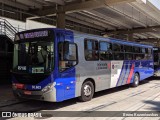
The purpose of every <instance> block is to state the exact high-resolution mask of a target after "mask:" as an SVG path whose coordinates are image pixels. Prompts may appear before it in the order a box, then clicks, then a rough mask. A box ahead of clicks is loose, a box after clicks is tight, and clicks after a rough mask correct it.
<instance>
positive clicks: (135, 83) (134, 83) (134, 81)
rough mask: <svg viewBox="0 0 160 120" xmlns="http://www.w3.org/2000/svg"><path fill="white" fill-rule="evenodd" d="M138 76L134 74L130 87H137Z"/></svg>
mask: <svg viewBox="0 0 160 120" xmlns="http://www.w3.org/2000/svg"><path fill="white" fill-rule="evenodd" d="M139 80H140V79H139V74H138V73H135V74H134V79H133V83H132V84H131V85H132V87H137V86H138V85H139Z"/></svg>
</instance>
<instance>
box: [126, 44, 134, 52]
mask: <svg viewBox="0 0 160 120" xmlns="http://www.w3.org/2000/svg"><path fill="white" fill-rule="evenodd" d="M132 48H133V47H132V46H128V45H124V52H133V49H132Z"/></svg>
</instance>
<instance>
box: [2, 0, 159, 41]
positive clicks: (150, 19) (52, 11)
mask: <svg viewBox="0 0 160 120" xmlns="http://www.w3.org/2000/svg"><path fill="white" fill-rule="evenodd" d="M0 1H1V3H2V4H5V5H8V6H11V7H16V8H18V9H21V10H23V12H26V13H29V14H30V15H32V17H30V19H36V18H39V17H48V18H52V19H54V18H55V16H56V12H65V13H66V20H67V21H69V22H68V23H67V22H66V25H68V26H70V28H72V27H73V28H76V25H77V24H75V23H78V24H82V25H84V26H85V27H86V28H87V27H88V28H90V29H91V28H92V29H96V30H97V31H98V32H100V33H101V34H102V35H105V36H108V37H116V36H121V37H124V38H125V36H129V35H132V34H133V38H134V39H135V40H136V41H145V42H152V43H153V42H154V43H156V44H157V42H158V41H159V39H160V1H159V0H0ZM74 25H75V26H74Z"/></svg>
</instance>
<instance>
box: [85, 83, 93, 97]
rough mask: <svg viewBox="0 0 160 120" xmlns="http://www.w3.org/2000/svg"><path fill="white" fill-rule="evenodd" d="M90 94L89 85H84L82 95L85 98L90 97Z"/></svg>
mask: <svg viewBox="0 0 160 120" xmlns="http://www.w3.org/2000/svg"><path fill="white" fill-rule="evenodd" d="M91 93H92V88H91V86H90V85H85V86H84V95H85V96H90V95H91Z"/></svg>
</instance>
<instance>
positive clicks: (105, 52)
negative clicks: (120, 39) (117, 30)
mask: <svg viewBox="0 0 160 120" xmlns="http://www.w3.org/2000/svg"><path fill="white" fill-rule="evenodd" d="M99 47H100V48H99V52H100V60H112V59H113V58H112V44H111V43H108V42H99Z"/></svg>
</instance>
